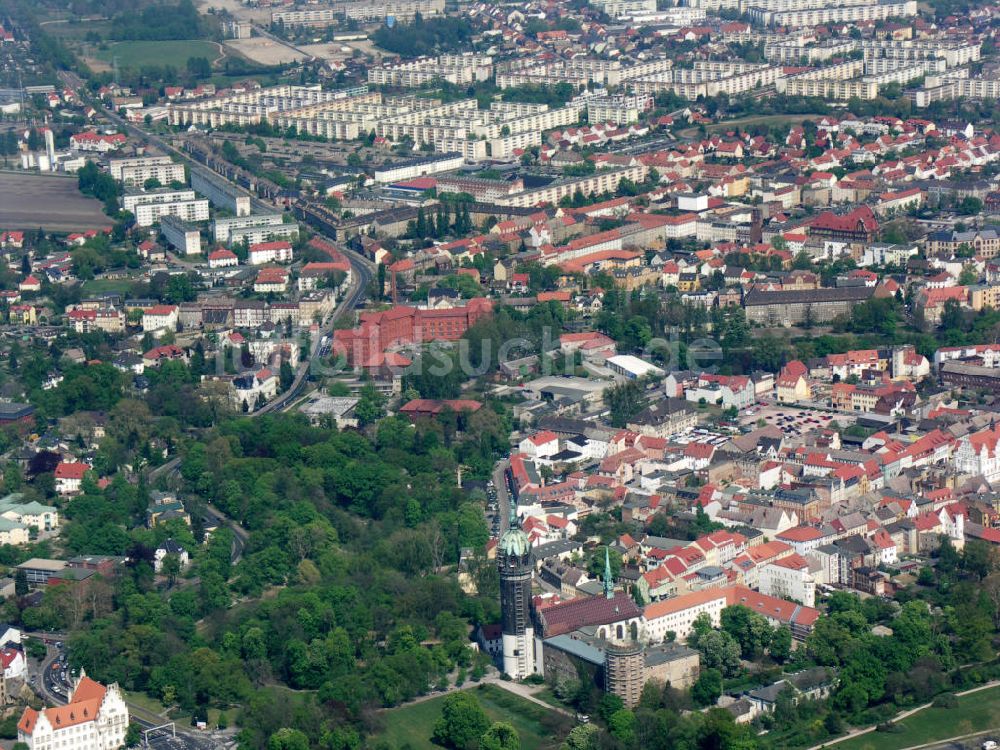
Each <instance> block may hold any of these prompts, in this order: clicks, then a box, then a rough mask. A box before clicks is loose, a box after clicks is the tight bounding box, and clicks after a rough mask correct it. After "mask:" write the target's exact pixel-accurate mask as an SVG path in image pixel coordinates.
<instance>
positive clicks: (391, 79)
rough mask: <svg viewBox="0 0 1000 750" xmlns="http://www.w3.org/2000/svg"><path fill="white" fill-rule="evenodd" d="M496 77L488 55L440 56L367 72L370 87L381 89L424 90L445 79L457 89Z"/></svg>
mask: <svg viewBox="0 0 1000 750" xmlns="http://www.w3.org/2000/svg"><path fill="white" fill-rule="evenodd" d="M492 75H493V58H492V57H489V56H488V55H441V56H440V57H422V58H419V59H417V60H410V61H408V62H403V63H397V64H396V65H386V66H383V67H380V68H370V69H369V70H368V83H371V84H376V85H381V86H412V87H416V86H422V85H424V84H426V83H429V82H431V81H434V80H437V79H442V80H445V81H449V82H451V83H454V84H456V85H462V84H469V83H474V82H476V81H485V80H487V79H489V78H490V77H492Z"/></svg>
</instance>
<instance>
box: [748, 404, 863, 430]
mask: <svg viewBox="0 0 1000 750" xmlns="http://www.w3.org/2000/svg"><path fill="white" fill-rule="evenodd" d="M760 420H764V423H765V424H767V425H773V426H774V427H779V428H781V430H782V431H783V432H785V433H787V434H788V435H790V436H792V437H797V436H799V435H804V434H805V433H807V432H809V431H810V430H813V429H815V428H817V427H826V426H827V425H829V424H830V422H833V421H835V422H837V424H839V425H840V426H841V427H846V426H848V425H851V424H853V423H854V417H852V416H850V415H846V414H838V413H837V412H834V411H833V410H832V409H799V408H797V407H795V406H786V405H784V404H768V405H765V406H759V405H758V406H755V407H753V408H752V409H750V410H748V411H746V412H744V413H743V415H742V417H741V419H740V421H741V423H742V424H744V425H747V426H749V427H756V426H758V425H759V423H760Z"/></svg>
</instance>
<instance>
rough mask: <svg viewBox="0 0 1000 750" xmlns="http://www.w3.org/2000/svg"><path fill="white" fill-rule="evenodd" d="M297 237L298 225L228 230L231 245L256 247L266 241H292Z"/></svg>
mask: <svg viewBox="0 0 1000 750" xmlns="http://www.w3.org/2000/svg"><path fill="white" fill-rule="evenodd" d="M298 236H299V225H298V224H269V225H266V226H262V227H242V228H239V229H231V230H229V242H230V244H233V245H235V244H237V243H240V242H246V243H247V244H250V245H256V244H257V243H259V242H267V241H268V240H294V239H296V238H297V237H298Z"/></svg>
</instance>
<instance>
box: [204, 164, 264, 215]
mask: <svg viewBox="0 0 1000 750" xmlns="http://www.w3.org/2000/svg"><path fill="white" fill-rule="evenodd" d="M191 187H193V188H194V189H195V190H196V191H197V192H199V193H201V194H202V195H204V196H205V197H206V198H208V199H209V200H210V201H211V202H212V204H213V205H215V206H218V207H219V208H224V209H226V210H227V211H231V212H232V213H234V214H236V215H237V216H249V215H250V195H249V194H248V193H245V192H243V191H242V190H240V189H239V188H237V187H236V186H235V185H233V184H232V183H231V182H229V180H227V179H225V178H224V177H221V176H219V175H217V174H215V173H213V172H209V171H208V170H207V169H204V168H202V169H193V170H192V171H191Z"/></svg>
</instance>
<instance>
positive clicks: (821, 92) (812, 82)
mask: <svg viewBox="0 0 1000 750" xmlns="http://www.w3.org/2000/svg"><path fill="white" fill-rule="evenodd" d="M867 71H868V65H867V64H866V62H865V61H863V60H849V61H847V62H843V63H838V64H837V65H829V66H827V67H825V68H820V69H819V70H811V71H807V72H805V73H799V74H798V75H793V76H787V77H785V78H783V79H782V80H781V81H779V82H778V83H777V90H778V92H779V93H785V94H787V95H789V96H819V97H823V98H827V99H839V100H847V99H851V98H853V97H857V98H859V99H874V98H876V97H877V96H878V95H879V91H880V90H881V88H882V87H883V86H887V85H889V84H890V83H901V84H904V85H905V84H907V83H909V82H910V81H913V80H915V79H917V78H920V77H922V76H923V75H924V69H923V67H922V66H920V65H913V64H904V65H903V66H902V67H895V68H894V69H891V70H888V71H885V72H882V73H875V74H871V75H866V72H867Z"/></svg>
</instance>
